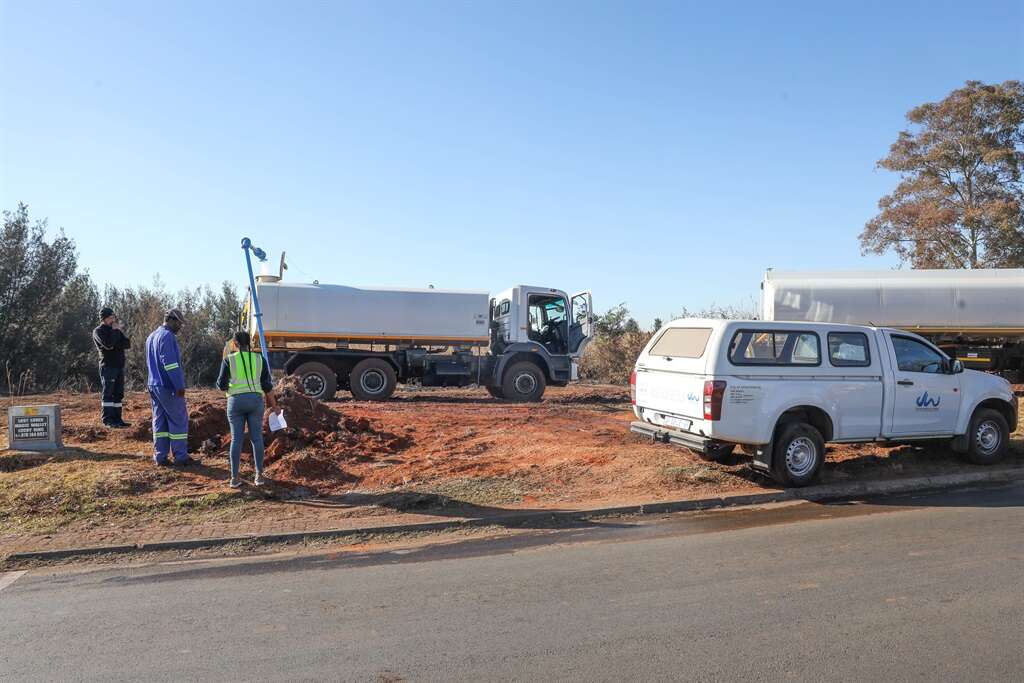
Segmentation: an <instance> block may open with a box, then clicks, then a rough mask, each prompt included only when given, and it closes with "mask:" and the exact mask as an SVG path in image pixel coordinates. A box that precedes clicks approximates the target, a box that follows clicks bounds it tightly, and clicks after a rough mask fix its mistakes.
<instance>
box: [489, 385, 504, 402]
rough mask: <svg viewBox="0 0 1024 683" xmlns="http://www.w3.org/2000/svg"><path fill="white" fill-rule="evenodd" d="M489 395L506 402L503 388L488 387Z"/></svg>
mask: <svg viewBox="0 0 1024 683" xmlns="http://www.w3.org/2000/svg"><path fill="white" fill-rule="evenodd" d="M487 393H488V394H490V395H491V396H492V397H493V398H496V399H498V400H499V401H504V400H505V394H504V393H502V391H501V387H487Z"/></svg>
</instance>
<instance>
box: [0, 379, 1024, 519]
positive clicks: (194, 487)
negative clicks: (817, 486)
mask: <svg viewBox="0 0 1024 683" xmlns="http://www.w3.org/2000/svg"><path fill="white" fill-rule="evenodd" d="M31 402H32V403H46V402H56V403H60V404H61V405H62V406H63V410H64V424H65V443H66V445H67V446H68V450H67V451H66V452H65V453H63V454H58V455H53V456H50V455H26V456H21V455H17V454H10V453H8V454H7V455H5V456H2V457H0V503H3V500H4V491H5V490H6V492H7V500H10V501H11V504H12V506H13V507H15V508H16V512H17V514H20V515H22V516H28V515H32V514H36V515H39V514H41V515H44V516H45V515H47V514H58V513H59V512H61V511H70V513H72V516H74V514H76V513H75V511H76V510H88V511H89V515H90V516H92V517H95V518H96V519H100V518H101V517H103V515H106V514H107V512H105V510H106V509H107V508H106V507H103V506H98V505H97V504H95V503H94V502H93V503H89V502H88V501H89V500H91V499H90V496H92V497H93V498H97V497H98V498H104V497H106V498H109V499H116V500H120V501H126V502H125V503H124V504H123V505H122V504H119V505H114V506H113V508H112V509H117V510H123V509H131V510H134V509H136V508H137V507H138V505H139V504H140V502H145V501H149V502H152V501H156V500H168V499H170V498H173V497H175V496H181V495H191V496H196V495H203V494H206V495H207V496H213V495H216V496H220V495H230V493H231V492H230V491H229V489H228V488H227V486H226V482H227V474H228V469H227V455H226V452H227V444H228V442H229V439H228V438H227V436H226V435H227V431H228V430H227V424H226V420H225V417H224V412H223V406H224V397H223V395H221V394H219V393H218V392H216V391H212V390H207V391H196V392H192V393H191V394H190V395H189V404H190V411H191V413H192V415H193V418H194V423H193V424H192V425H191V427H190V433H191V434H192V438H191V439H190V446H191V448H192V450H194V451H198V452H199V454H200V457H201V458H202V462H203V464H202V466H201V467H198V468H189V469H181V470H179V469H165V468H156V467H154V466H153V464H152V461H151V460H150V459H149V456H150V454H151V448H152V446H151V443H150V441H149V439H150V437H149V430H148V427H147V426H146V422H147V421H148V420H149V404H148V398H147V397H146V395H145V394H143V393H133V394H131V395H130V396H129V397H127V399H126V411H125V415H126V418H127V419H128V420H129V421H132V422H135V423H136V428H135V429H132V430H107V429H105V428H102V427H97V426H96V418H97V414H98V398H97V396H95V395H70V394H63V395H49V396H38V397H33V398H32V399H31ZM288 405H289V408H288V410H287V411H286V415H287V417H288V419H289V422H290V429H289V430H288V431H287V432H285V433H279V434H277V435H275V436H274V438H273V439H272V440H271V441H270V443H269V445H268V449H267V452H268V463H269V464H268V467H267V473H268V475H269V476H270V478H271V480H272V481H273V486H272V487H271V489H270V492H271V494H272V495H277V496H280V497H284V498H287V497H289V496H292V495H296V494H298V495H320V496H338V495H341V494H352V493H373V494H381V493H385V494H391V493H396V492H398V493H402V492H406V493H420V494H428V498H427V502H426V503H422V505H425V506H428V507H429V506H430V505H433V504H446V505H452V504H456V505H457V504H460V503H466V504H475V505H486V506H500V507H512V508H515V507H530V508H543V507H582V506H588V507H589V506H596V505H609V504H618V503H632V502H641V501H653V500H666V499H678V498H690V497H703V496H707V495H717V494H721V493H725V492H742V491H751V492H753V491H764V490H766V489H771V488H773V487H774V485H773V484H772V483H771V482H769V481H768V480H766V479H764V478H763V477H761V476H760V475H758V474H756V473H754V472H752V471H751V470H750V468H749V459H748V458H747V457H746V456H743V455H736V456H733V457H732V459H730V460H729V461H728V462H727V463H724V464H718V463H710V462H706V461H704V460H702V459H700V458H699V457H697V456H696V455H694V454H693V453H691V452H689V451H687V450H685V449H681V448H677V447H671V446H665V445H661V444H658V445H655V444H651V443H649V442H646V441H644V440H642V439H641V438H639V437H636V436H634V435H633V434H631V433H630V432H629V422H630V420H631V419H632V412H631V411H630V410H629V397H628V391H627V390H626V389H625V388H624V387H617V386H605V385H577V386H574V387H569V388H565V389H551V390H549V392H548V394H547V396H546V398H545V400H544V402H542V403H540V404H534V405H517V404H508V403H502V402H499V401H497V400H494V399H492V398H490V397H489V396H487V394H486V393H485V392H483V391H482V390H409V389H406V390H402V391H400V392H399V393H398V394H397V395H396V397H395V398H394V399H393V400H391V401H389V402H386V403H365V402H356V401H351V400H338V401H333V402H331V403H329V404H325V405H315V404H314V403H313V402H310V401H309V400H308V399H306V398H304V397H292V398H291V399H290V400H289V402H288ZM304 405H305V406H308V408H303V407H302V406H304ZM303 411H305V412H303ZM5 442H6V434H5V435H4V436H3V438H2V439H0V443H2V445H6V443H5ZM246 457H247V456H246ZM1013 457H1017V458H1019V457H1020V454H1019V442H1015V452H1014V455H1013ZM828 459H829V460H828V463H827V465H826V468H825V470H824V472H823V474H822V480H823V481H826V482H827V481H836V480H842V479H849V478H851V477H864V478H869V477H870V478H888V477H899V476H913V475H917V474H922V473H933V472H950V471H954V470H963V469H971V467H970V466H968V465H965V464H964V463H963V461H961V460H960V459H958V458H957V457H955V456H954V455H952V454H951V453H950V452H949V451H948V450H947V449H945V448H943V447H941V446H937V447H933V448H931V449H927V450H926V449H918V448H909V447H900V448H880V447H878V446H873V445H867V446H859V447H858V446H843V447H830V448H829V453H828ZM247 469H248V465H247V464H243V472H245V471H246V470H247ZM5 470H6V471H5ZM61 481H68V482H71V481H73V482H75V486H77V487H78V488H76V489H75V490H74V491H73V492H70V489H69V490H67V491H66V490H63V489H61V488H60V482H61ZM54 482H56V483H54ZM33 486H36V487H37V488H38V491H37V492H36V493H35V494H33V493H32V491H35V490H36V489H34V488H33ZM68 486H70V484H68ZM79 489H81V490H79ZM210 500H213V499H212V498H210ZM232 500H234V498H232ZM129 503H130V504H129ZM76 506H77V507H76ZM97 510H99V512H97ZM97 515H98V517H97ZM0 526H2V525H0Z"/></svg>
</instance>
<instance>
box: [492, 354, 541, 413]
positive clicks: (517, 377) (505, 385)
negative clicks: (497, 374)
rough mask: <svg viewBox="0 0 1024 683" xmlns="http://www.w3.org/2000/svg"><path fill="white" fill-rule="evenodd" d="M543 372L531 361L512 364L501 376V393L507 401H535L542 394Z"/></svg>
mask: <svg viewBox="0 0 1024 683" xmlns="http://www.w3.org/2000/svg"><path fill="white" fill-rule="evenodd" d="M545 386H547V384H546V382H545V381H544V373H543V372H541V371H540V368H538V367H537V366H536V365H534V364H533V363H529V362H527V361H521V362H519V363H514V364H512V366H511V367H509V368H508V369H507V370H505V376H504V377H502V378H501V393H502V394H503V397H504V398H505V400H507V401H515V402H516V403H536V402H537V401H539V400H540V399H541V397H542V396H543V395H544V387H545Z"/></svg>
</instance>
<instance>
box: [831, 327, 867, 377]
mask: <svg viewBox="0 0 1024 683" xmlns="http://www.w3.org/2000/svg"><path fill="white" fill-rule="evenodd" d="M828 360H829V362H830V363H832V365H834V366H835V367H842V368H849V367H861V368H866V367H867V366H869V365H871V351H870V350H869V349H868V336H867V335H866V334H864V333H863V332H829V333H828Z"/></svg>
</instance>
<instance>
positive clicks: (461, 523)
mask: <svg viewBox="0 0 1024 683" xmlns="http://www.w3.org/2000/svg"><path fill="white" fill-rule="evenodd" d="M1017 480H1024V467H1011V468H1000V469H998V470H994V471H993V470H989V471H986V472H961V473H957V474H946V475H939V476H925V477H909V478H907V479H888V480H883V481H860V482H849V483H843V484H820V485H817V486H808V487H806V488H802V489H786V490H783V491H772V492H769V493H753V494H740V495H734V496H715V497H711V498H698V499H690V500H678V501H662V502H653V503H641V504H636V505H623V506H616V507H603V508H590V509H586V510H551V511H531V512H523V513H515V512H510V513H508V514H500V515H488V516H484V517H468V518H459V519H452V520H444V521H439V522H417V523H411V524H392V525H388V526H377V527H357V528H351V529H322V530H318V531H290V532H282V533H269V534H244V535H241V536H218V537H210V538H194V539H183V540H177V541H158V542H153V543H136V544H119V545H105V546H86V547H80V548H60V549H55V550H36V551H32V550H29V551H22V552H16V553H11V554H10V555H7V556H6V557H5V558H2V561H4V562H7V563H10V562H19V561H24V560H62V559H67V558H71V557H86V556H95V555H119V554H126V553H135V552H155V551H165V550H192V549H197V548H215V547H218V546H225V545H230V544H233V543H257V544H263V543H294V542H302V541H307V540H329V539H333V538H345V537H347V536H362V535H375V534H397V533H418V532H419V533H429V532H438V531H449V530H452V529H469V528H474V527H483V526H494V525H499V526H503V527H508V528H519V527H523V526H527V525H528V524H530V523H531V522H536V521H544V522H548V523H551V522H559V521H563V522H565V521H572V522H583V521H590V520H593V519H597V518H601V517H613V516H622V515H651V514H666V513H672V512H694V511H703V510H716V509H721V508H730V507H740V506H747V505H766V504H769V503H783V502H789V501H810V502H829V501H838V500H850V499H856V498H862V497H866V496H878V495H891V494H903V493H914V492H924V491H935V490H941V489H948V488H957V487H961V486H968V485H972V484H998V483H1009V482H1012V481H1017Z"/></svg>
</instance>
